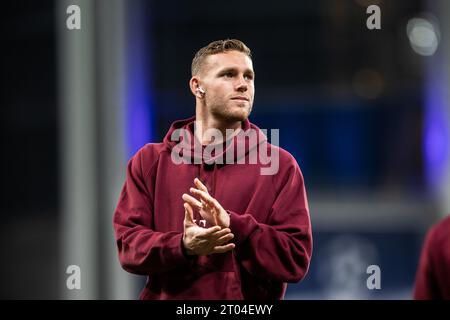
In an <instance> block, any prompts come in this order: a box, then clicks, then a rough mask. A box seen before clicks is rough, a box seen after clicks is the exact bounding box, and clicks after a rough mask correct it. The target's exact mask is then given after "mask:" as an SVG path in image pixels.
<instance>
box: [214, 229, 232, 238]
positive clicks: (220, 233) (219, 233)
mask: <svg viewBox="0 0 450 320" xmlns="http://www.w3.org/2000/svg"><path fill="white" fill-rule="evenodd" d="M230 232H231V230H230V229H229V228H225V229H222V230H219V231H217V232H215V233H213V234H212V235H213V236H214V237H215V238H216V239H218V238H220V237H223V236H225V235H227V234H229V233H230Z"/></svg>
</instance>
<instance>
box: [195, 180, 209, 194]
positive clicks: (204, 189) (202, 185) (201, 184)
mask: <svg viewBox="0 0 450 320" xmlns="http://www.w3.org/2000/svg"><path fill="white" fill-rule="evenodd" d="M194 184H195V186H196V187H197V188H198V189H200V190H202V191H205V192H208V188H206V186H205V185H204V184H203V183H202V182H201V181H200V179H199V178H195V179H194Z"/></svg>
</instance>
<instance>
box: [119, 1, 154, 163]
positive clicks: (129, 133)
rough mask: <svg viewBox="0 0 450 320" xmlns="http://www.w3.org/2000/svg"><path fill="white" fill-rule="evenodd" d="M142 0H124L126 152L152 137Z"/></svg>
mask: <svg viewBox="0 0 450 320" xmlns="http://www.w3.org/2000/svg"><path fill="white" fill-rule="evenodd" d="M145 8H146V7H145V4H144V2H143V1H141V0H138V1H130V2H129V3H127V16H126V18H127V19H126V23H127V26H126V29H127V32H126V51H125V55H126V63H125V68H126V69H125V73H126V75H125V79H126V93H125V96H126V101H125V103H126V142H127V156H128V157H131V156H132V155H134V154H135V153H136V152H137V151H138V150H139V149H140V148H142V146H144V145H145V144H146V143H148V142H151V141H153V138H154V136H153V129H154V128H153V121H154V105H153V92H152V87H151V55H150V52H151V50H149V48H150V46H151V37H150V34H146V32H148V28H147V26H148V25H149V24H148V16H146V15H145V11H146V10H145Z"/></svg>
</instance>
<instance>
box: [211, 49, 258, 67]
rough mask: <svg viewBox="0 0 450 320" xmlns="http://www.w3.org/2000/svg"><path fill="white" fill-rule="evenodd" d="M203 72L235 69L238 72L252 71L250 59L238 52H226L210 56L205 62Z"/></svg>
mask: <svg viewBox="0 0 450 320" xmlns="http://www.w3.org/2000/svg"><path fill="white" fill-rule="evenodd" d="M205 62H206V63H205V71H207V72H208V71H212V72H214V71H219V70H221V69H228V68H235V69H238V70H242V71H245V70H251V71H253V63H252V59H250V58H249V56H247V55H246V54H245V53H242V52H239V51H227V52H221V53H217V54H213V55H210V56H208V57H207V58H206V60H205Z"/></svg>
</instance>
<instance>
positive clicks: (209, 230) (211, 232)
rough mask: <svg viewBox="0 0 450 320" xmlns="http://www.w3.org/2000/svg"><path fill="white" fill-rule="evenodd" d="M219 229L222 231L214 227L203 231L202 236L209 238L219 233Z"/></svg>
mask: <svg viewBox="0 0 450 320" xmlns="http://www.w3.org/2000/svg"><path fill="white" fill-rule="evenodd" d="M220 229H222V228H221V227H219V226H214V227H211V228H208V229H203V230H204V233H203V236H211V235H212V234H213V233H215V232H217V231H219V230H220Z"/></svg>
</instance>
